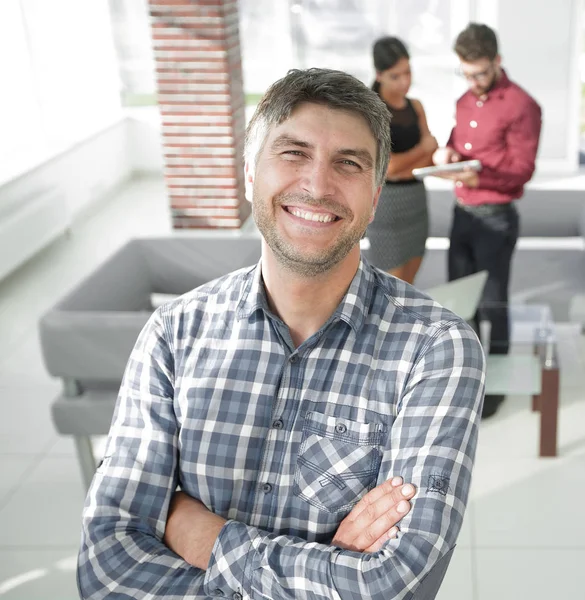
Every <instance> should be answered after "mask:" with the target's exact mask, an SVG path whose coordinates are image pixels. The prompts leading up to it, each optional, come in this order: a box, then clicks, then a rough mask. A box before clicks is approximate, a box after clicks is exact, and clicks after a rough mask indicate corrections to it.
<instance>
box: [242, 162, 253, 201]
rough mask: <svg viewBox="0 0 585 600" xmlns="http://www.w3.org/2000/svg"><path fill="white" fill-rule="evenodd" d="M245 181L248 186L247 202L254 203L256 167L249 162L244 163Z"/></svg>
mask: <svg viewBox="0 0 585 600" xmlns="http://www.w3.org/2000/svg"><path fill="white" fill-rule="evenodd" d="M244 181H245V186H246V200H247V201H248V202H252V200H253V197H254V193H253V192H254V167H252V166H251V165H250V163H249V162H248V161H246V162H245V163H244Z"/></svg>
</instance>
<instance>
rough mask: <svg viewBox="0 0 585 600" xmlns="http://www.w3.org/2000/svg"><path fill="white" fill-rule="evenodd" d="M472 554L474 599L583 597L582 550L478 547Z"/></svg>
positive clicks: (569, 599)
mask: <svg viewBox="0 0 585 600" xmlns="http://www.w3.org/2000/svg"><path fill="white" fill-rule="evenodd" d="M543 522H546V521H543ZM475 558H476V562H477V589H478V594H477V598H476V600H494V599H497V600H521V599H524V598H526V599H529V600H550V599H551V598H563V599H566V600H582V599H583V598H585V591H584V588H583V581H584V578H583V565H585V550H546V549H538V550H535V549H533V548H530V547H524V548H518V549H514V550H512V549H504V548H494V549H490V550H487V549H479V550H476V554H475Z"/></svg>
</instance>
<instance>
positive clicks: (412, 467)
mask: <svg viewBox="0 0 585 600" xmlns="http://www.w3.org/2000/svg"><path fill="white" fill-rule="evenodd" d="M484 377H485V363H484V355H483V351H482V348H481V345H480V343H479V341H478V339H477V337H476V335H475V333H474V332H473V331H472V330H471V328H470V327H469V326H468V325H466V324H465V323H463V322H460V321H457V322H452V323H450V324H449V323H447V324H445V325H444V326H442V327H437V330H436V333H435V334H434V335H432V336H430V337H429V340H428V342H427V343H426V346H425V348H423V349H422V350H421V352H420V355H419V358H418V359H417V360H416V362H415V363H414V366H413V368H412V371H411V373H410V376H409V379H408V381H407V383H406V385H405V388H404V393H403V396H402V398H401V402H400V406H399V409H398V414H397V417H396V420H395V422H394V424H393V426H392V429H391V434H390V436H389V440H388V444H387V447H386V449H385V453H384V459H383V462H382V467H381V472H380V477H379V481H378V483H381V482H382V481H383V480H386V479H388V478H390V477H391V476H393V475H401V476H402V477H403V478H404V480H405V481H408V482H412V483H413V484H415V485H416V486H417V488H418V493H417V495H416V497H415V499H414V500H413V501H412V510H411V512H410V513H409V514H408V515H407V516H406V517H405V518H404V519H403V520H402V521H401V523H400V535H399V537H398V539H396V540H392V541H389V542H387V543H386V544H385V546H384V547H383V548H382V550H380V551H379V552H376V553H371V554H368V553H359V552H354V551H349V550H343V549H341V548H337V547H334V546H328V545H325V544H318V543H308V542H306V541H304V540H302V539H299V538H296V537H291V536H285V535H275V534H271V533H267V532H265V531H262V530H260V529H258V528H256V527H252V526H248V525H246V524H244V523H240V522H237V521H228V522H227V523H226V524H225V526H224V527H223V529H222V530H221V532H220V535H219V537H218V539H217V540H216V543H215V546H214V549H213V553H212V557H211V560H210V563H209V567H208V569H207V572H206V576H205V583H204V592H205V593H206V594H208V595H214V594H215V595H221V596H228V597H230V596H231V597H235V598H237V597H238V595H241V596H242V597H245V598H254V599H259V598H274V599H277V598H295V599H303V598H306V599H312V600H313V599H314V600H316V599H325V598H327V599H330V598H339V599H342V600H358V599H359V600H361V599H363V598H371V599H373V600H378V599H379V600H390V599H392V598H401V599H402V598H413V597H415V592H416V589H417V588H418V587H419V585H420V583H421V582H422V581H423V580H424V578H425V576H426V575H427V574H429V572H430V571H431V570H432V568H433V566H434V565H436V564H437V563H438V561H439V560H440V559H441V558H442V557H444V556H445V555H446V554H447V553H448V552H449V551H450V550H451V549H452V548H453V547H454V545H455V543H456V540H457V536H458V534H459V531H460V529H461V525H462V522H463V515H464V512H465V507H466V504H467V499H468V494H469V488H470V484H471V471H472V466H473V461H474V457H475V450H476V444H477V437H478V423H479V415H480V413H481V404H482V401H483V393H484ZM234 594H235V595H234Z"/></svg>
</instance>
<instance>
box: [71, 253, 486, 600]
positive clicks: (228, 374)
mask: <svg viewBox="0 0 585 600" xmlns="http://www.w3.org/2000/svg"><path fill="white" fill-rule="evenodd" d="M483 386H484V356H483V352H482V349H481V346H480V344H479V341H478V339H477V337H476V336H475V334H474V333H473V331H472V330H471V328H470V327H469V326H468V325H467V324H466V323H465V322H463V321H462V320H461V319H460V318H458V317H456V316H455V315H453V314H452V313H451V312H449V311H447V310H445V309H443V308H442V307H440V306H439V305H438V304H436V303H434V302H433V301H432V300H431V299H429V298H428V297H427V296H426V295H424V294H422V293H421V292H419V291H417V290H416V289H415V288H413V287H411V286H408V285H406V284H404V283H402V282H401V281H400V280H397V279H395V278H393V277H390V276H388V275H386V274H384V273H382V272H380V271H378V270H377V269H374V268H373V267H371V266H370V265H368V263H367V262H365V261H363V260H362V262H361V263H360V266H359V269H358V271H357V273H356V275H355V277H354V279H353V281H352V283H351V285H350V288H349V290H348V292H347V294H346V295H345V297H344V298H343V300H342V302H341V303H340V305H339V307H338V308H337V310H336V311H335V313H334V314H333V315H332V316H331V318H330V319H329V320H328V321H327V323H326V324H325V325H324V326H323V327H322V328H321V329H320V330H319V331H318V332H317V333H315V334H314V335H312V336H311V337H310V338H309V339H307V340H306V341H305V342H303V343H302V344H301V345H300V346H299V347H298V348H295V347H294V344H293V342H292V340H291V337H290V334H289V331H288V328H287V327H286V325H285V324H284V323H283V322H282V321H281V320H280V319H279V318H278V317H276V316H275V315H274V314H273V313H272V312H271V311H270V309H269V307H268V304H267V301H266V295H265V291H264V286H263V284H262V277H261V268H260V266H259V265H258V266H256V267H252V268H248V269H242V270H240V271H237V272H235V273H232V274H230V275H227V276H225V277H223V278H221V279H219V280H216V281H214V282H211V283H209V284H206V285H204V286H202V287H200V288H198V289H196V290H194V291H192V292H190V293H188V294H186V295H184V296H182V297H181V298H179V299H178V300H176V301H174V302H172V303H169V304H167V305H165V306H163V307H161V308H160V309H159V310H157V311H156V312H155V313H154V314H153V316H152V317H151V319H150V321H149V322H148V324H147V325H146V326H145V328H144V330H143V331H142V333H141V335H140V337H139V339H138V341H137V343H136V346H135V348H134V350H133V352H132V354H131V356H130V359H129V362H128V366H127V369H126V373H125V376H124V380H123V383H122V387H121V390H120V395H119V398H118V402H117V406H116V412H115V416H114V420H113V423H112V428H111V431H110V436H109V440H108V444H107V449H106V456H105V459H104V461H103V463H102V464H101V465H100V467H99V468H98V471H97V473H96V476H95V477H94V480H93V483H92V485H91V489H90V491H89V494H88V497H87V501H86V505H85V509H84V514H83V539H82V547H81V552H80V559H79V566H78V583H79V587H80V592H81V595H82V597H83V598H92V599H94V598H106V597H107V598H165V599H171V598H172V599H179V598H181V599H183V598H206V597H218V596H219V597H221V596H225V597H230V598H233V599H235V600H240V599H241V598H263V599H264V598H270V599H274V600H276V599H280V598H286V599H291V598H295V599H302V598H310V599H317V598H323V599H324V598H327V599H329V598H341V599H343V600H346V599H352V600H353V599H358V598H359V599H361V598H368V599H370V598H371V599H374V600H376V599H380V600H382V599H383V600H390V599H393V598H411V597H413V592H414V591H415V590H416V588H417V587H418V585H419V584H420V582H421V580H422V579H423V578H424V576H425V575H426V574H427V573H428V572H429V570H430V569H431V567H432V566H433V565H434V564H436V563H437V561H438V560H439V559H440V558H441V557H443V556H444V555H445V554H446V553H447V552H448V551H449V550H450V549H451V548H453V546H454V545H455V541H456V539H457V535H458V533H459V530H460V528H461V523H462V519H463V514H464V511H465V506H466V502H467V497H468V492H469V487H470V483H471V470H472V465H473V459H474V455H475V448H476V443H477V434H478V422H479V416H478V415H479V412H480V409H481V402H482V398H483ZM396 475H399V476H401V477H403V478H404V481H405V482H411V483H413V484H414V485H415V486H416V487H417V488H418V493H417V495H416V497H415V499H414V500H413V501H412V510H411V512H410V513H409V514H408V515H407V516H406V517H404V519H403V520H402V521H401V523H400V534H399V536H398V538H397V539H394V540H391V541H388V542H387V543H386V544H385V546H384V547H383V549H382V550H380V551H379V552H376V553H369V554H368V553H360V552H355V551H350V550H343V549H341V548H338V547H335V546H332V545H330V544H331V540H332V538H333V536H334V534H335V532H336V529H337V527H338V526H339V524H340V522H341V521H342V520H343V518H344V517H345V516H346V515H347V514H348V513H349V511H350V510H351V508H352V507H353V506H354V505H355V504H356V502H357V501H358V500H359V499H360V498H361V497H362V496H363V495H364V494H365V493H366V492H367V491H368V490H370V489H371V488H372V487H374V486H375V485H376V484H379V483H381V482H383V481H385V480H387V479H389V478H391V477H392V476H396ZM177 486H180V487H181V488H182V489H183V490H184V491H185V492H186V493H188V494H189V495H190V496H193V497H195V498H199V499H200V500H201V501H202V502H203V503H204V504H205V505H206V506H207V507H208V508H209V509H210V510H211V511H213V512H214V513H216V514H218V515H221V516H222V517H224V518H226V519H228V521H227V523H226V524H225V526H224V527H223V529H222V530H221V532H220V535H219V537H218V539H217V541H216V543H215V545H214V548H213V553H212V556H211V560H210V562H209V565H208V568H207V570H206V571H203V570H200V569H197V568H195V567H192V566H190V565H189V564H187V563H186V562H184V561H183V560H182V559H181V558H179V557H178V556H177V555H176V554H174V553H173V552H172V551H171V550H169V549H168V548H167V547H166V546H165V545H164V544H163V542H162V541H161V540H162V538H163V534H164V531H165V523H166V518H167V513H168V508H169V502H170V499H171V496H172V494H173V492H174V491H175V489H176V488H177Z"/></svg>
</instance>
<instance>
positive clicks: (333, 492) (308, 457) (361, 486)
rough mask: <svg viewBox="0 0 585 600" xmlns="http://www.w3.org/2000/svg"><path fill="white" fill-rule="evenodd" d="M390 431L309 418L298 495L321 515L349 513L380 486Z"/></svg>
mask: <svg viewBox="0 0 585 600" xmlns="http://www.w3.org/2000/svg"><path fill="white" fill-rule="evenodd" d="M384 431H385V428H384V425H383V424H382V423H360V422H357V421H350V420H348V419H345V418H337V417H332V416H327V415H323V414H321V413H317V412H309V413H307V414H306V416H305V423H304V425H303V435H302V440H301V446H300V449H299V455H298V458H297V465H296V469H295V478H294V494H295V495H296V496H298V497H299V498H302V499H303V500H305V501H306V502H308V503H309V504H312V505H313V506H316V507H317V508H319V509H320V510H324V511H327V512H330V513H336V512H342V511H344V512H347V511H349V510H350V509H351V508H352V507H353V506H354V505H355V504H356V503H357V502H358V501H359V500H360V499H361V498H362V497H363V496H364V495H365V494H366V493H367V492H368V491H369V490H371V489H372V488H373V487H374V485H375V483H376V479H377V476H378V471H379V469H380V462H381V459H382V452H381V448H380V446H381V444H382V439H383V435H384Z"/></svg>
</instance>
